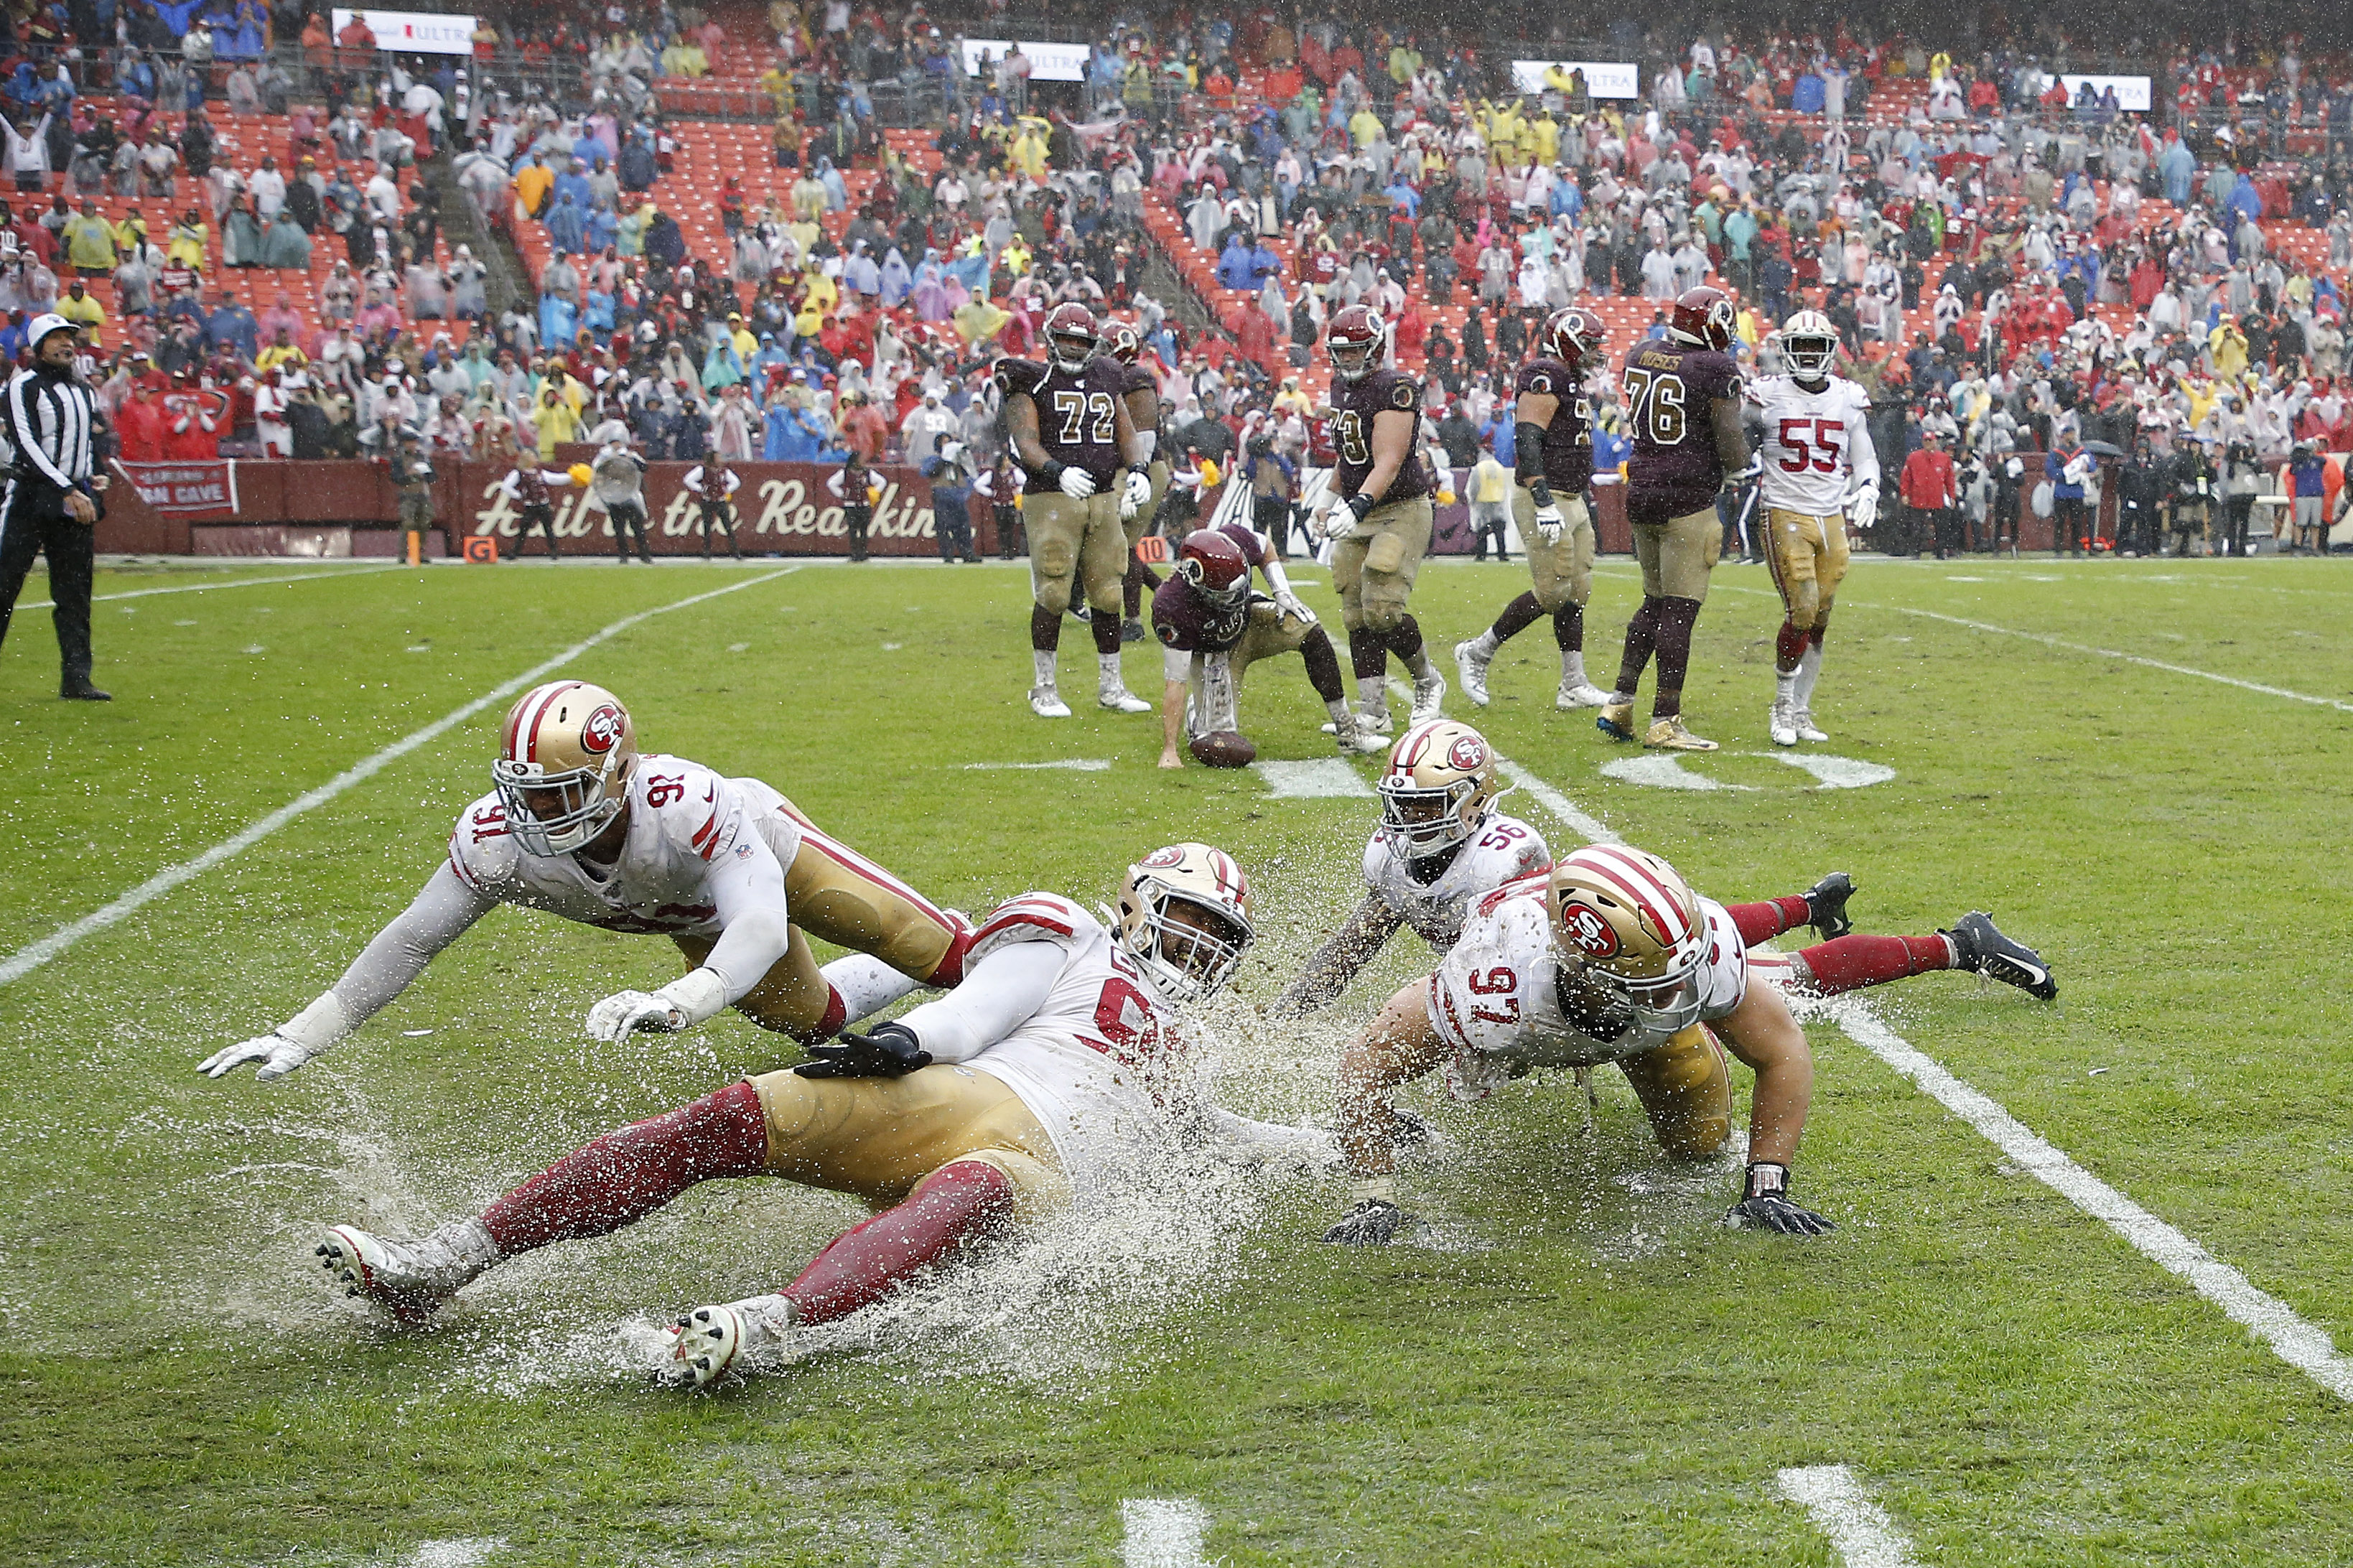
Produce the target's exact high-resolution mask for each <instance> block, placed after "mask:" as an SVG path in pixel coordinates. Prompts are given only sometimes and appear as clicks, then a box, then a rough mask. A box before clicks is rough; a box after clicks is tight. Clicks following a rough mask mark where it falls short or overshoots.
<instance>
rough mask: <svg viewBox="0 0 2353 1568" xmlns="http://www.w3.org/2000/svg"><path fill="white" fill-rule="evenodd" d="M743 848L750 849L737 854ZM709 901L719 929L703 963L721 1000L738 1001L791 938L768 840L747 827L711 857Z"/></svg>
mask: <svg viewBox="0 0 2353 1568" xmlns="http://www.w3.org/2000/svg"><path fill="white" fill-rule="evenodd" d="M745 848H749V849H750V850H751V853H750V854H748V855H746V854H743V853H740V851H742V850H744V849H745ZM711 901H712V904H713V905H714V906H716V907H717V909H718V910H719V921H720V925H721V928H722V929H721V931H720V933H719V941H718V942H717V943H716V944H714V945H713V946H712V950H711V956H710V957H709V958H706V959H704V960H703V961H702V967H703V968H705V969H708V970H710V971H711V972H712V973H713V974H715V975H717V976H718V977H719V982H720V984H721V985H722V986H723V987H724V989H725V993H726V995H725V1000H726V1001H728V1002H731V1003H732V1002H739V1001H741V1000H743V999H744V996H746V995H748V994H750V993H751V990H752V988H753V987H754V986H755V985H757V984H760V982H761V980H762V979H764V978H765V976H766V974H767V973H768V971H769V970H771V969H773V968H775V967H776V960H778V959H780V958H782V957H784V955H785V949H786V946H787V945H788V944H789V943H790V942H791V941H792V931H791V928H790V927H789V926H787V925H786V907H785V868H783V867H782V866H779V865H778V864H777V863H776V852H775V851H774V850H772V849H770V848H769V847H768V841H767V840H766V839H765V838H763V837H760V836H759V835H758V834H757V833H754V832H753V831H751V829H750V828H749V827H748V826H747V827H745V828H744V830H742V831H741V832H739V833H737V834H736V836H735V842H734V844H733V847H731V848H728V849H726V850H724V851H723V852H722V853H721V854H720V855H719V856H717V857H716V858H714V859H713V860H712V863H711ZM712 1011H713V1012H716V1011H717V1009H716V1008H713V1009H712ZM699 1021H700V1020H698V1022H699Z"/></svg>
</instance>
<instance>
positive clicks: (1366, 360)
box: [1332, 341, 1376, 381]
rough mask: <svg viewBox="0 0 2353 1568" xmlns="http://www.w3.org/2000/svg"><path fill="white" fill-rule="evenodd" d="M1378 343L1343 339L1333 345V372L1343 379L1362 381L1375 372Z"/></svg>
mask: <svg viewBox="0 0 2353 1568" xmlns="http://www.w3.org/2000/svg"><path fill="white" fill-rule="evenodd" d="M1375 352H1376V345H1374V344H1372V343H1362V342H1346V341H1343V342H1336V343H1334V344H1333V345H1332V372H1333V374H1335V375H1337V376H1338V377H1339V378H1340V379H1341V380H1342V381H1362V380H1364V379H1365V377H1366V376H1368V375H1370V374H1373V357H1374V353H1375Z"/></svg>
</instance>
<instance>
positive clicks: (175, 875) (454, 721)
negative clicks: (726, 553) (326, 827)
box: [0, 566, 800, 985]
mask: <svg viewBox="0 0 2353 1568" xmlns="http://www.w3.org/2000/svg"><path fill="white" fill-rule="evenodd" d="M798 570H800V568H799V567H798V566H786V567H785V568H783V569H782V570H780V571H776V572H770V573H767V574H765V575H763V576H758V577H749V578H746V579H744V581H743V582H741V583H731V584H728V585H727V586H726V587H724V588H713V589H712V590H710V591H709V592H707V593H702V594H695V595H691V596H689V597H687V598H683V599H681V600H679V601H677V602H676V603H675V604H669V605H655V606H654V607H653V608H652V609H650V610H639V611H638V612H637V613H636V614H634V615H628V616H622V617H621V618H620V619H619V620H617V621H615V622H614V623H613V624H612V625H611V626H607V627H605V628H604V629H603V630H601V631H598V632H595V633H592V634H591V635H590V636H588V637H584V638H582V639H581V640H580V641H578V642H576V643H574V644H573V645H572V646H571V647H568V648H565V650H564V651H563V652H562V653H559V654H557V655H556V656H555V657H554V658H550V659H546V660H543V661H542V662H541V663H539V664H535V665H533V666H532V667H531V668H529V669H526V670H524V671H523V672H522V674H521V675H518V676H516V677H515V678H514V679H512V680H507V681H503V682H501V684H499V685H497V686H494V687H492V688H491V689H490V690H488V691H485V692H484V693H482V695H480V697H477V698H475V699H474V700H472V701H471V702H469V703H467V704H466V705H465V706H464V707H462V708H458V709H453V710H450V711H449V712H448V713H445V714H443V715H442V716H441V717H440V718H438V719H436V720H435V721H433V722H432V723H430V724H427V725H426V726H425V728H423V729H422V730H418V731H416V732H414V733H413V734H409V735H406V736H403V737H402V738H401V739H399V740H397V741H395V742H393V743H392V744H391V745H389V746H386V747H385V749H384V750H383V751H381V752H376V753H375V755H374V756H371V757H368V758H365V759H364V760H363V761H361V762H358V763H353V765H352V766H350V767H348V768H346V769H344V770H343V772H342V773H337V774H336V775H335V776H334V777H333V778H332V779H329V780H328V781H327V782H326V783H325V784H321V785H320V786H319V787H318V788H316V789H314V790H311V791H310V792H309V793H307V794H305V795H298V796H297V797H295V798H294V799H293V800H290V801H288V802H287V803H286V804H285V805H281V806H280V807H279V808H278V809H277V810H276V811H273V812H271V813H270V814H269V816H265V817H262V818H261V819H260V820H259V821H257V822H254V823H252V824H250V825H248V826H247V827H246V828H245V829H244V831H242V832H240V833H238V834H237V835H236V836H235V837H230V838H225V839H223V840H222V841H221V842H219V843H218V844H216V845H214V846H213V847H211V848H209V849H207V850H206V851H205V852H204V853H203V854H201V855H198V856H196V857H195V858H194V859H189V860H183V861H181V862H180V863H179V864H178V865H176V866H167V867H165V868H164V869H163V870H161V871H158V872H156V873H155V875H153V877H150V878H148V879H147V880H145V881H143V882H142V883H140V884H139V886H137V887H135V888H133V889H131V890H130V891H129V892H127V893H125V894H123V895H122V896H121V898H119V899H117V900H114V901H113V902H112V903H111V904H108V905H107V906H106V907H105V908H103V909H100V910H92V911H91V912H90V913H89V914H86V915H84V916H82V917H81V919H79V920H78V921H74V922H73V923H72V924H70V925H65V926H60V927H58V929H57V930H56V931H51V932H50V933H49V934H48V935H47V936H45V937H43V938H41V940H40V941H38V942H31V943H28V944H27V945H26V946H24V947H21V948H18V949H17V950H16V952H12V953H10V954H9V955H8V956H7V958H6V959H5V960H0V985H5V984H8V983H9V982H11V981H13V980H20V979H22V978H23V977H24V976H26V975H27V974H29V973H32V972H33V971H34V970H36V969H38V968H39V967H40V966H41V965H42V964H44V963H47V962H48V961H49V960H51V959H53V958H55V957H57V956H58V954H59V953H61V952H65V950H66V949H68V948H69V947H71V946H72V945H73V944H74V943H76V942H79V941H80V940H81V939H82V938H84V937H86V936H90V935H91V934H93V933H95V932H98V931H104V930H106V929H107V928H108V927H109V926H111V925H114V924H116V923H117V922H119V921H121V920H122V919H123V918H124V917H125V916H127V915H130V914H132V913H134V912H136V911H137V910H140V909H142V908H143V907H145V906H146V905H148V904H151V903H153V902H154V901H155V900H157V899H160V898H162V897H163V896H164V894H165V893H168V892H170V891H171V890H172V889H174V888H176V887H178V886H179V885H180V884H181V883H183V882H185V881H187V880H189V879H192V878H194V877H196V876H199V875H201V874H203V873H204V872H206V871H208V870H210V869H212V868H214V867H215V866H217V865H219V864H220V863H221V862H222V861H224V860H226V859H227V858H229V857H231V856H233V855H237V854H240V853H242V852H243V851H245V850H247V849H249V848H251V847H253V846H255V845H256V844H259V843H260V842H261V841H262V840H263V839H265V838H267V837H269V836H270V835H271V834H273V833H275V832H277V831H278V830H279V829H280V828H281V827H283V826H286V825H287V824H288V823H290V822H291V821H293V820H294V819H295V818H296V817H298V816H301V815H302V814H303V813H305V812H307V811H311V810H314V809H316V808H317V807H319V806H322V805H326V804H327V802H329V801H331V800H332V799H334V798H335V797H336V796H337V795H341V794H343V792H344V791H345V790H347V789H349V788H351V787H352V786H353V784H361V783H364V782H365V781H366V780H368V779H371V778H373V777H375V775H376V774H377V773H381V772H383V771H384V770H385V768H386V767H388V766H390V765H391V764H392V763H396V762H398V761H399V760H400V759H401V758H403V757H405V756H406V755H407V754H408V753H409V752H413V751H416V750H417V748H418V747H419V746H423V745H426V744H427V743H428V742H433V741H436V740H438V739H439V738H440V737H441V736H442V735H444V734H446V733H448V731H451V730H453V729H455V728H457V727H458V726H459V725H460V724H462V723H464V722H465V721H467V720H469V719H471V718H472V717H473V716H474V715H475V714H477V713H480V711H482V710H484V709H486V708H489V707H491V705H493V704H495V703H498V702H501V701H504V700H506V699H507V698H510V697H512V696H513V695H514V694H515V693H516V692H518V691H521V690H522V689H524V688H525V687H528V686H532V685H534V684H536V683H537V682H538V680H539V679H540V678H541V677H543V676H545V675H548V674H551V673H553V672H554V671H555V670H559V669H561V668H564V667H565V665H567V664H570V663H571V662H572V661H573V660H574V659H575V658H579V657H580V656H581V655H582V654H584V653H586V652H587V651H588V650H589V649H590V648H593V647H596V646H597V645H598V644H600V643H604V642H608V641H610V640H611V639H612V638H614V637H618V636H619V635H620V634H621V633H623V632H625V631H628V629H629V628H630V627H631V626H636V625H637V624H638V622H640V621H647V620H651V619H652V618H653V617H654V616H666V615H668V614H670V612H671V611H672V610H683V609H685V608H686V607H687V606H688V605H699V604H702V602H703V601H704V600H706V599H716V598H718V597H720V596H721V595H724V594H733V593H734V592H736V591H737V590H738V589H743V588H752V587H757V586H758V585H759V584H762V583H767V582H772V581H774V580H775V579H776V578H778V577H784V576H789V575H790V574H793V573H795V572H797V571H798Z"/></svg>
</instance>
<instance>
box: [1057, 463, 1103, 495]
mask: <svg viewBox="0 0 2353 1568" xmlns="http://www.w3.org/2000/svg"><path fill="white" fill-rule="evenodd" d="M1057 482H1058V483H1059V484H1060V486H1061V487H1062V493H1063V494H1064V495H1066V496H1068V497H1070V498H1071V500H1086V499H1087V498H1088V497H1089V496H1091V495H1092V494H1094V493H1095V477H1094V476H1093V475H1092V474H1091V473H1089V472H1087V471H1086V470H1085V469H1084V468H1064V469H1063V470H1062V477H1061V479H1060V480H1058V481H1057Z"/></svg>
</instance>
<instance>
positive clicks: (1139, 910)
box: [1113, 844, 1258, 1003]
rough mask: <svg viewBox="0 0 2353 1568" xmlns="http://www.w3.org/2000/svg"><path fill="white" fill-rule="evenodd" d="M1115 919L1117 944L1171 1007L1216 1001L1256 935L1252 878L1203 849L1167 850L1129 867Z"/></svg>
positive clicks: (1196, 846)
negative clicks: (1251, 914)
mask: <svg viewBox="0 0 2353 1568" xmlns="http://www.w3.org/2000/svg"><path fill="white" fill-rule="evenodd" d="M1179 906H1182V910H1181V912H1179ZM1113 919H1114V921H1115V922H1116V927H1117V929H1116V932H1115V935H1116V938H1117V941H1118V942H1119V945H1120V946H1122V947H1124V948H1125V949H1126V950H1127V951H1128V952H1130V953H1131V954H1133V955H1134V958H1135V961H1136V962H1137V963H1140V964H1142V965H1143V967H1144V973H1145V975H1146V976H1147V977H1149V978H1150V980H1151V982H1152V986H1153V989H1154V990H1155V991H1157V992H1159V993H1160V994H1161V995H1162V996H1163V997H1165V998H1166V999H1167V1000H1168V1001H1171V1002H1180V1003H1181V1002H1206V1001H1208V999H1209V998H1210V997H1212V996H1214V995H1216V994H1218V992H1219V990H1220V989H1222V988H1223V987H1224V985H1225V984H1226V983H1227V982H1228V981H1229V980H1231V979H1232V978H1233V977H1234V972H1235V971H1236V970H1238V969H1240V967H1241V963H1242V954H1243V953H1244V952H1248V951H1249V949H1250V942H1251V941H1252V940H1253V939H1254V938H1255V937H1256V936H1257V934H1258V933H1257V931H1256V930H1255V929H1254V928H1253V927H1252V926H1251V924H1250V879H1248V878H1247V877H1245V876H1243V875H1242V868H1241V867H1240V866H1239V865H1237V864H1235V862H1234V858H1233V857H1232V856H1230V855H1229V854H1227V853H1226V852H1225V851H1224V850H1222V849H1213V848H1211V847H1209V846H1208V845H1207V844H1171V845H1169V846H1167V847H1166V848H1161V849H1155V850H1154V851H1153V852H1152V853H1151V854H1149V855H1146V856H1145V858H1143V859H1141V860H1139V861H1137V862H1136V863H1135V864H1134V865H1133V866H1130V867H1129V868H1127V875H1126V877H1125V878H1124V879H1122V880H1121V882H1120V886H1119V908H1118V910H1116V911H1115V913H1114V916H1113Z"/></svg>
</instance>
